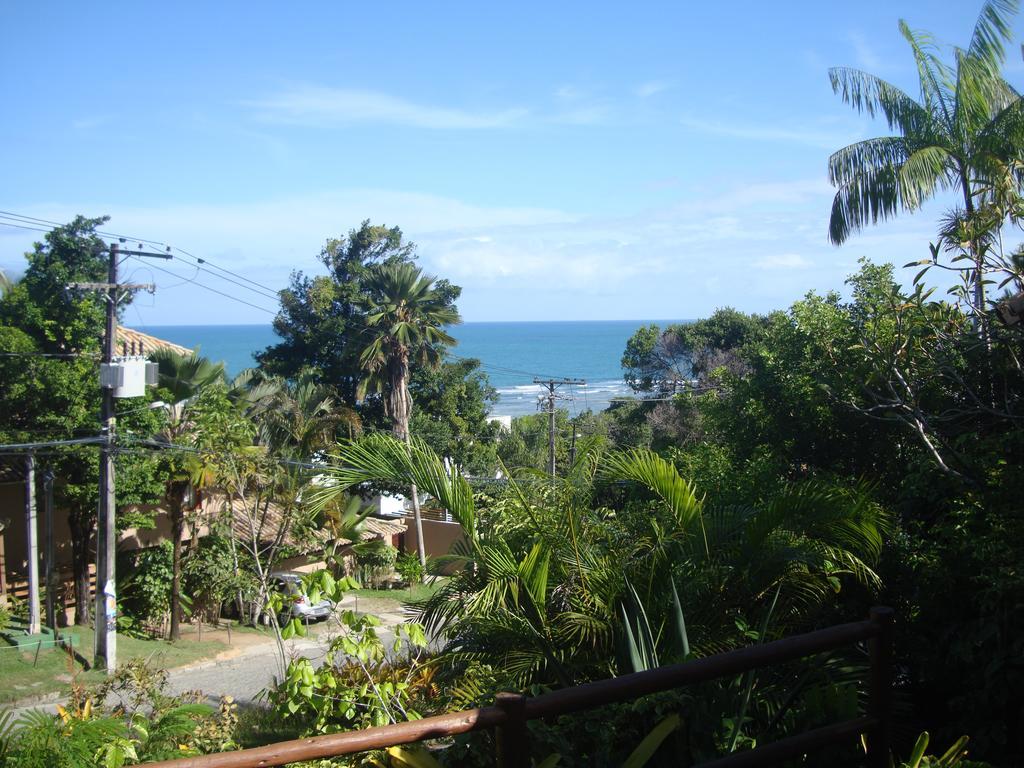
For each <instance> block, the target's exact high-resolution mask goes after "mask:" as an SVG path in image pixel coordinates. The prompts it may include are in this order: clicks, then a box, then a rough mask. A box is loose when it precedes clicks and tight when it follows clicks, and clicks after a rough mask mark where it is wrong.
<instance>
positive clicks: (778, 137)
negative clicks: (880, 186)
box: [679, 117, 857, 150]
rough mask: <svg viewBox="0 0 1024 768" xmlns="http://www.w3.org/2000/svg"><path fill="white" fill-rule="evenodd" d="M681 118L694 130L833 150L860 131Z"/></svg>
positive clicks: (852, 140) (851, 139) (852, 138)
mask: <svg viewBox="0 0 1024 768" xmlns="http://www.w3.org/2000/svg"><path fill="white" fill-rule="evenodd" d="M679 122H680V123H681V124H682V125H683V126H685V127H686V128H690V129H691V130H694V131H699V132H701V133H708V134H712V135H715V136H728V137H731V138H736V139H749V140H751V141H782V142H791V143H794V144H805V145H807V146H811V147H818V148H822V149H830V150H836V149H839V148H840V147H844V146H846V145H847V144H851V143H853V142H854V141H856V140H857V135H856V134H854V133H853V132H851V131H844V132H834V131H815V130H808V129H806V128H802V127H801V128H791V127H788V126H773V125H749V124H744V123H738V122H721V121H715V120H702V119H700V118H695V117H682V118H680V120H679Z"/></svg>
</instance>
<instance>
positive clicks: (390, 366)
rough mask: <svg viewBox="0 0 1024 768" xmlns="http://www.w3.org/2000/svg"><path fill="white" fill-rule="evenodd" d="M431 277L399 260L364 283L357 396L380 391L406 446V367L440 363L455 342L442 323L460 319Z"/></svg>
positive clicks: (419, 534) (423, 560) (419, 524)
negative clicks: (363, 336)
mask: <svg viewBox="0 0 1024 768" xmlns="http://www.w3.org/2000/svg"><path fill="white" fill-rule="evenodd" d="M434 281H435V278H433V277H430V276H428V275H424V274H423V272H422V270H420V269H419V268H418V267H415V266H414V265H412V264H409V263H404V262H403V263H397V264H394V263H392V264H380V265H377V266H375V267H374V268H373V270H372V272H371V273H370V276H369V278H368V279H367V281H366V283H365V287H366V306H367V311H368V314H367V318H366V334H367V336H366V346H365V347H364V348H363V352H362V354H361V355H360V363H361V365H362V366H363V368H365V369H366V371H367V372H368V373H369V376H368V377H367V378H366V379H365V380H364V382H363V383H362V386H361V387H360V389H361V392H360V395H365V394H366V392H367V391H377V392H381V393H382V394H383V396H384V412H385V413H386V414H387V416H388V418H390V419H391V429H392V432H393V433H394V435H395V437H397V438H398V439H399V440H404V441H405V443H406V444H407V445H408V444H409V419H410V418H411V416H412V398H411V397H410V395H409V373H410V367H411V366H412V365H420V366H425V367H429V368H437V367H438V366H440V364H441V361H442V359H443V346H444V345H454V344H455V343H456V341H455V339H454V338H452V337H451V336H450V335H448V333H447V332H446V331H445V330H444V327H445V326H448V325H456V324H458V323H460V322H462V318H461V317H459V313H458V311H457V310H456V309H455V308H454V307H453V306H452V305H451V303H450V301H449V299H448V297H447V296H445V295H444V293H443V292H442V291H440V290H439V289H438V286H437V285H436V283H435V282H434ZM411 491H412V506H413V518H414V520H415V524H416V539H417V547H418V550H419V558H420V564H421V565H423V566H424V567H426V564H427V556H426V550H425V549H424V546H423V521H422V519H421V517H420V504H419V498H418V496H417V490H416V485H415V484H413V485H412V486H411Z"/></svg>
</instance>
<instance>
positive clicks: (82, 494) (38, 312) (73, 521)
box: [0, 216, 159, 624]
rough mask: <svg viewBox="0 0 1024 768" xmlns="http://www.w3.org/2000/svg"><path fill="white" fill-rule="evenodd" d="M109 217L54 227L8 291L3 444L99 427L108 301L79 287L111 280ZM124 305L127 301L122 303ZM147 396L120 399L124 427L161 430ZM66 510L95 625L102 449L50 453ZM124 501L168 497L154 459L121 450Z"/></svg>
mask: <svg viewBox="0 0 1024 768" xmlns="http://www.w3.org/2000/svg"><path fill="white" fill-rule="evenodd" d="M106 220H107V219H106V218H98V219H87V218H84V217H81V216H79V217H77V218H76V219H75V220H74V221H72V222H70V223H69V224H66V225H64V226H62V227H57V228H55V229H54V230H53V231H51V232H49V233H47V234H46V235H45V237H44V240H43V242H39V243H36V244H35V246H34V247H33V250H32V251H31V252H29V253H27V254H26V256H25V258H26V261H27V262H28V264H27V267H26V270H25V273H24V275H23V277H22V279H21V280H20V281H18V282H17V283H15V284H14V285H13V286H12V287H11V288H10V290H9V291H7V292H6V293H5V294H4V295H3V297H2V298H0V345H2V348H3V350H4V351H5V352H7V353H8V354H7V355H5V356H3V357H0V380H2V381H3V382H4V387H3V393H2V395H0V403H2V406H3V407H2V408H0V441H3V442H19V443H20V442H32V441H50V440H65V439H72V438H81V437H87V436H93V435H97V434H99V429H100V423H99V412H100V387H99V380H98V377H99V372H98V368H97V360H98V358H99V352H100V339H101V337H102V335H103V328H104V314H105V309H104V305H103V300H102V298H101V297H99V296H98V295H97V294H96V293H94V292H90V291H83V292H78V291H69V290H67V285H68V284H69V283H72V282H77V281H82V282H103V281H105V280H106V277H107V260H106V257H105V255H104V249H105V247H106V245H105V243H104V242H103V241H102V240H101V239H100V238H99V237H97V236H96V234H95V230H96V228H97V227H99V226H102V225H103V223H105V222H106ZM122 306H123V304H122ZM141 404H142V400H141V398H140V399H139V400H129V401H125V402H124V403H119V410H121V411H122V414H123V416H120V417H119V422H120V424H121V427H122V428H123V429H124V430H134V431H139V432H142V433H144V434H146V433H150V434H151V433H152V431H153V430H154V429H155V426H156V424H157V417H156V415H155V414H154V413H153V412H151V411H148V410H147V409H145V408H140V405H141ZM49 461H50V466H51V467H52V468H53V470H54V473H55V475H56V478H57V482H56V483H55V488H54V496H55V502H56V505H57V507H58V508H63V509H66V510H67V514H68V525H69V528H70V531H71V556H72V569H73V574H74V581H75V605H76V611H75V621H76V623H78V624H87V623H88V622H89V604H90V598H89V560H90V554H89V553H90V542H91V539H92V535H93V532H94V530H95V527H96V508H97V501H98V482H99V480H98V478H99V460H98V455H97V453H96V448H95V447H64V448H59V449H56V450H55V452H54V455H53V456H51V457H50V459H49ZM116 467H117V474H118V504H119V505H120V506H123V505H125V504H127V503H134V502H149V501H153V500H154V499H155V498H157V497H158V496H159V483H158V482H157V480H156V478H155V476H154V475H153V472H152V469H153V466H152V460H151V458H148V457H144V456H139V455H138V454H134V453H119V454H118V455H117V456H116Z"/></svg>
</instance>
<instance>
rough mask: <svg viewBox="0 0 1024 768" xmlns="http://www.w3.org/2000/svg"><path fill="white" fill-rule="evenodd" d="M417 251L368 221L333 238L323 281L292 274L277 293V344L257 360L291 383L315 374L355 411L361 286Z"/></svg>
mask: <svg viewBox="0 0 1024 768" xmlns="http://www.w3.org/2000/svg"><path fill="white" fill-rule="evenodd" d="M415 258H416V246H415V244H413V243H409V242H406V241H405V240H404V239H403V237H402V231H401V230H400V229H399V228H398V227H392V228H390V229H388V228H387V227H382V226H375V225H372V224H370V222H369V220H367V221H364V222H363V223H362V225H361V226H360V227H359V229H353V230H350V231H349V233H348V236H347V237H340V238H332V239H330V240H328V241H327V243H326V244H325V245H324V248H323V250H322V251H321V252H320V262H321V263H322V264H323V265H324V267H326V269H327V274H326V275H318V276H316V277H308V276H307V275H304V274H303V273H301V272H295V273H293V274H292V277H291V286H290V287H288V288H286V289H284V290H283V291H281V310H280V312H278V315H277V317H276V318H274V331H275V332H276V333H277V335H278V336H280V337H281V341H280V342H279V343H277V344H275V345H273V346H271V347H268V348H267V349H266V350H264V351H263V352H262V353H260V354H259V355H257V360H258V362H259V364H260V366H261V367H262V368H263V369H264V370H265V371H266V372H267V373H270V374H274V375H278V376H283V377H284V378H289V379H293V378H296V377H298V375H299V373H300V372H301V371H302V370H303V369H307V368H308V369H311V370H312V371H314V372H315V375H316V376H317V378H318V380H319V382H320V383H322V384H328V385H330V386H333V387H335V388H336V390H337V392H338V394H339V396H340V399H341V401H342V402H343V403H345V404H346V405H348V406H349V407H355V405H356V403H357V401H358V399H357V396H356V392H357V389H358V388H359V384H360V382H361V381H362V380H363V378H364V375H365V373H364V370H363V368H362V366H361V364H360V361H359V355H360V353H361V352H362V349H363V343H362V334H363V332H364V330H365V326H366V307H365V304H364V302H363V294H364V291H365V286H364V283H365V281H366V279H367V278H368V277H369V274H370V270H371V268H372V267H373V266H374V265H378V264H402V263H404V264H408V263H411V262H412V261H413V260H414V259H415Z"/></svg>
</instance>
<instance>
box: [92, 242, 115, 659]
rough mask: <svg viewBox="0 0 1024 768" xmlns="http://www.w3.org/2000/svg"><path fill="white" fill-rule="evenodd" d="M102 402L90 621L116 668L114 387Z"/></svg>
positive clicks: (110, 269) (111, 336) (110, 307)
mask: <svg viewBox="0 0 1024 768" xmlns="http://www.w3.org/2000/svg"><path fill="white" fill-rule="evenodd" d="M119 248H120V247H119V246H118V244H117V243H113V244H112V245H111V246H110V250H109V256H110V260H109V262H108V263H107V285H106V286H105V287H106V291H107V325H106V329H105V332H104V336H103V362H104V363H106V364H107V365H110V364H111V363H113V362H114V347H115V345H116V343H117V303H118V297H117V291H118V284H117V266H118V264H117V259H118V251H119ZM100 391H101V392H102V394H103V403H102V406H101V411H100V419H101V421H102V422H103V428H102V434H103V438H104V439H103V445H102V447H101V448H100V510H99V519H98V520H97V522H96V611H95V618H94V619H93V625H94V627H95V630H96V666H97V667H98V666H99V665H100V662H101V660H102V662H103V665H104V667H105V668H106V670H107V672H113V671H114V670H115V669H116V668H117V591H116V590H115V588H114V554H115V551H116V545H117V540H116V535H117V534H116V530H115V527H114V510H115V508H116V503H117V502H116V498H115V484H114V426H115V423H114V388H113V387H101V388H100Z"/></svg>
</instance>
